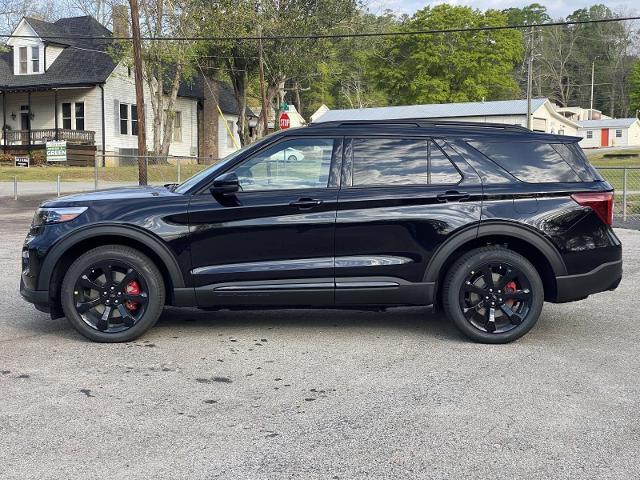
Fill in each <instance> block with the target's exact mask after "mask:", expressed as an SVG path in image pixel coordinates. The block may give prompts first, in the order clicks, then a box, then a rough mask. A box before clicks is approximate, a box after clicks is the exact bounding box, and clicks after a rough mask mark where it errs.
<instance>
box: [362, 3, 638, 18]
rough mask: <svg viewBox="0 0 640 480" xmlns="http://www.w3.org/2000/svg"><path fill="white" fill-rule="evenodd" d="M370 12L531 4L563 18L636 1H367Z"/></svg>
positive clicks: (625, 6)
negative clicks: (590, 8)
mask: <svg viewBox="0 0 640 480" xmlns="http://www.w3.org/2000/svg"><path fill="white" fill-rule="evenodd" d="M368 3H369V6H370V10H371V11H372V12H374V13H379V12H381V11H383V10H385V9H389V10H393V11H394V12H396V13H408V14H411V13H413V12H415V11H416V10H419V9H421V8H423V7H425V6H426V5H437V4H439V3H450V4H451V5H469V6H471V7H474V8H479V9H481V10H486V9H487V8H495V9H499V10H502V9H505V8H508V7H522V6H525V5H530V4H531V3H540V4H542V5H546V7H547V11H548V12H549V14H550V15H551V17H552V18H560V17H565V16H567V15H568V14H570V13H571V12H573V11H575V10H578V9H580V8H583V7H587V6H590V5H594V4H597V3H603V4H605V5H606V6H608V7H609V8H611V9H612V10H614V11H617V10H623V11H631V10H637V7H635V6H634V4H636V1H634V0H600V1H598V0H591V1H587V0H552V1H543V0H538V1H537V2H536V0H528V1H519V0H448V1H442V0H439V1H426V0H369V2H368Z"/></svg>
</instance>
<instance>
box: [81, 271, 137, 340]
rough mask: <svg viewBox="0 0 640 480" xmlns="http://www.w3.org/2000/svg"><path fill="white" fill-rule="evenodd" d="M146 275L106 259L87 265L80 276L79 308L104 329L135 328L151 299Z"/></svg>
mask: <svg viewBox="0 0 640 480" xmlns="http://www.w3.org/2000/svg"><path fill="white" fill-rule="evenodd" d="M148 291H149V290H148V286H147V282H146V280H145V279H144V277H143V276H142V275H141V274H140V273H139V272H138V271H137V270H136V269H135V268H134V267H133V266H132V265H130V264H127V263H125V262H123V261H120V260H106V261H102V262H100V263H97V264H95V265H91V266H89V267H87V268H86V269H85V270H84V271H83V272H82V274H81V275H80V277H79V278H78V280H77V282H76V284H75V289H74V292H73V294H74V296H75V308H76V311H77V312H78V314H79V315H80V316H81V317H82V319H83V320H84V322H85V323H86V324H87V325H89V326H90V327H91V328H95V329H96V330H99V331H101V332H108V333H117V332H122V331H123V330H127V329H129V328H131V327H133V326H134V325H135V324H136V322H138V321H139V320H140V319H141V318H142V316H143V315H144V312H145V310H146V306H147V303H148V301H149V296H148Z"/></svg>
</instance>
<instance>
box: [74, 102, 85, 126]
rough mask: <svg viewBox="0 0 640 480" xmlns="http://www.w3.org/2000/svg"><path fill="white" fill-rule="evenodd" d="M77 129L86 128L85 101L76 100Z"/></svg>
mask: <svg viewBox="0 0 640 480" xmlns="http://www.w3.org/2000/svg"><path fill="white" fill-rule="evenodd" d="M75 105H76V130H84V102H76V104H75Z"/></svg>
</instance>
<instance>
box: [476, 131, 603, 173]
mask: <svg viewBox="0 0 640 480" xmlns="http://www.w3.org/2000/svg"><path fill="white" fill-rule="evenodd" d="M468 143H469V145H471V146H472V147H473V148H475V149H476V150H478V151H479V152H481V153H482V154H483V155H485V156H486V157H488V158H489V159H491V160H493V161H494V162H495V163H497V164H498V165H499V166H500V167H502V168H503V169H505V170H506V171H507V172H509V173H510V174H511V175H513V176H514V177H516V178H517V179H518V180H520V181H522V182H527V183H555V182H581V181H593V178H592V175H591V174H589V173H587V170H586V165H588V164H587V163H586V161H585V162H584V164H583V166H582V167H580V168H574V167H573V166H572V165H571V163H570V162H572V163H574V164H575V165H576V166H577V165H578V163H579V162H580V161H582V160H581V159H580V158H577V159H576V158H574V156H575V153H574V152H573V151H572V150H571V149H569V148H566V145H564V144H549V143H542V142H506V141H499V142H494V141H470V142H468ZM565 157H566V159H565ZM587 177H589V178H587Z"/></svg>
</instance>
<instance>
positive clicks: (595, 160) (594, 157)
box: [584, 149, 640, 167]
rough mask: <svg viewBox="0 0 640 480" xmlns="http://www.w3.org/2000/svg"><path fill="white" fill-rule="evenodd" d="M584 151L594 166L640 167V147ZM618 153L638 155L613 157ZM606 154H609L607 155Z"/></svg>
mask: <svg viewBox="0 0 640 480" xmlns="http://www.w3.org/2000/svg"><path fill="white" fill-rule="evenodd" d="M584 153H585V154H586V155H587V158H588V159H589V162H591V164H592V165H593V166H594V167H640V149H637V150H636V149H620V150H585V151H584ZM616 153H620V154H622V155H629V154H636V155H638V157H620V158H616V157H611V155H615V154H616ZM605 155H609V156H608V157H605Z"/></svg>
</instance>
